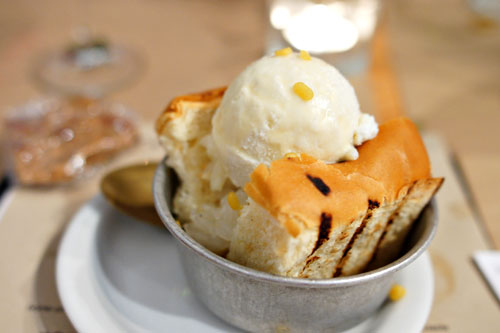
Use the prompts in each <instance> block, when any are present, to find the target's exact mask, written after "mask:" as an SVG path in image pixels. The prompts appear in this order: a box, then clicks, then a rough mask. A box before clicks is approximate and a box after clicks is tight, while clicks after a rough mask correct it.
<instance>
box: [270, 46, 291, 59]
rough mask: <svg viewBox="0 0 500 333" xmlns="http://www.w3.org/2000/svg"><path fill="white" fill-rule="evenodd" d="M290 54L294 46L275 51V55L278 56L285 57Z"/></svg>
mask: <svg viewBox="0 0 500 333" xmlns="http://www.w3.org/2000/svg"><path fill="white" fill-rule="evenodd" d="M289 54H292V48H290V47H285V48H284V49H281V50H276V51H274V55H275V56H278V57H284V56H287V55H289Z"/></svg>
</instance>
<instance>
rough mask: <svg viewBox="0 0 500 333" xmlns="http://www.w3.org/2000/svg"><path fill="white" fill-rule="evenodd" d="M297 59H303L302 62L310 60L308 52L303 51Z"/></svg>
mask: <svg viewBox="0 0 500 333" xmlns="http://www.w3.org/2000/svg"><path fill="white" fill-rule="evenodd" d="M299 57H300V59H303V60H311V56H310V55H309V52H307V51H304V50H301V51H300V55H299Z"/></svg>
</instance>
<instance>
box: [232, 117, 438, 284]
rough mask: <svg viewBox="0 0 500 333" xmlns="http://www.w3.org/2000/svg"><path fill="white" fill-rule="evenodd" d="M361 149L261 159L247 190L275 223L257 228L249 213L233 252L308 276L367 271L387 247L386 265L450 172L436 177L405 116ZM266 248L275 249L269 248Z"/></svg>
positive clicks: (277, 270) (237, 257)
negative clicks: (342, 156) (325, 156)
mask: <svg viewBox="0 0 500 333" xmlns="http://www.w3.org/2000/svg"><path fill="white" fill-rule="evenodd" d="M359 154H360V157H359V158H358V160H355V161H349V162H344V163H336V164H331V165H328V164H325V163H324V162H322V161H317V160H315V159H313V158H311V157H309V156H307V155H305V154H302V155H301V156H300V158H285V159H282V160H278V161H275V162H273V163H271V165H270V167H266V166H264V165H261V166H259V167H258V168H257V169H256V170H255V171H254V172H253V173H252V175H251V181H250V182H249V183H248V184H247V185H246V186H245V191H246V192H247V194H248V195H249V197H250V198H251V199H252V200H253V201H255V202H256V203H257V204H259V205H260V206H262V207H263V208H264V209H265V210H266V211H267V212H268V213H269V215H270V216H271V217H273V220H271V219H270V218H269V217H268V218H267V219H268V220H269V221H270V222H272V223H267V224H266V227H265V228H266V232H265V233H263V232H262V231H258V234H257V231H252V228H251V225H255V224H254V222H252V221H248V220H247V219H246V217H247V214H245V215H242V216H241V217H240V219H239V221H238V226H237V228H236V231H235V235H234V237H233V240H232V242H231V247H230V252H229V258H230V259H231V260H234V261H236V262H240V263H244V264H245V265H247V266H250V267H254V268H258V269H263V268H265V269H266V270H267V271H269V272H272V273H274V274H279V275H285V276H293V277H304V278H331V277H335V276H344V275H352V274H356V273H359V272H361V271H363V270H365V269H366V267H367V266H368V264H369V263H370V262H371V261H372V258H374V257H375V253H376V252H377V249H378V248H379V247H381V248H383V251H382V250H381V251H380V253H379V254H378V255H377V256H376V257H377V261H378V263H379V264H384V263H387V261H390V260H394V258H395V256H397V255H399V252H400V250H401V247H402V244H403V242H404V238H405V236H406V233H407V232H408V230H409V228H410V226H411V224H412V222H413V221H414V220H415V219H416V218H417V217H418V214H419V213H420V211H421V210H422V209H423V207H424V206H425V205H426V204H427V203H428V201H429V200H430V198H431V197H432V195H433V194H434V193H435V191H436V190H437V189H438V187H439V185H440V184H441V182H442V179H440V178H431V177H430V167H429V161H428V157H427V153H426V151H425V147H424V145H423V143H422V141H421V138H420V136H419V134H418V131H417V129H416V127H415V126H414V125H413V123H411V122H410V121H409V120H407V119H404V118H401V119H396V120H393V121H390V122H388V123H386V124H384V125H381V126H380V131H379V134H378V136H377V137H376V138H375V139H373V140H371V141H368V142H367V143H365V144H363V145H362V146H361V147H359ZM248 215H249V216H251V214H248ZM247 224H248V226H246V227H243V226H244V225H247ZM240 229H241V230H244V233H239V230H240ZM280 229H282V230H284V231H282V233H285V236H283V234H281V235H280V244H282V245H280V247H276V244H274V243H273V242H275V240H276V236H270V235H276V234H277V233H278V231H279V230H280ZM286 234H288V235H286ZM303 235H306V236H303ZM311 235H313V236H311ZM255 238H259V241H255V240H254V239H255ZM239 243H242V244H244V246H241V244H239ZM261 247H271V248H272V247H275V250H274V251H272V252H270V253H269V252H265V251H263V250H262V248H261ZM283 249H286V251H285V250H283ZM290 251H291V253H293V255H291V254H290ZM257 254H258V255H257ZM263 262H265V263H267V264H266V265H265V267H262V266H261V265H262V263H263ZM269 263H274V264H273V265H271V266H270V265H269Z"/></svg>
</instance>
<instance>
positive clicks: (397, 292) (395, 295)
mask: <svg viewBox="0 0 500 333" xmlns="http://www.w3.org/2000/svg"><path fill="white" fill-rule="evenodd" d="M405 294H406V289H405V287H403V286H402V285H400V284H395V285H393V286H392V288H391V291H390V292H389V298H390V300H391V301H393V302H396V301H399V300H400V299H402V298H403V297H404V296H405Z"/></svg>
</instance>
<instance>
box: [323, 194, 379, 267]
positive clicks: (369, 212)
mask: <svg viewBox="0 0 500 333" xmlns="http://www.w3.org/2000/svg"><path fill="white" fill-rule="evenodd" d="M379 206H380V203H379V202H378V201H377V200H373V201H372V200H370V199H368V210H367V211H366V215H365V217H364V218H363V221H362V222H361V224H360V226H359V227H358V228H357V229H356V231H355V232H354V234H353V235H352V237H351V239H350V240H349V243H348V244H347V246H346V247H345V249H344V254H343V255H342V258H341V259H340V262H339V264H338V265H337V267H336V268H335V270H334V271H333V274H332V277H338V276H340V275H342V268H343V266H344V263H345V261H346V259H347V254H348V253H349V251H350V250H351V248H352V247H353V245H354V242H355V241H356V239H357V238H358V237H359V235H361V233H362V232H363V229H364V228H365V226H366V225H367V224H368V222H369V221H370V219H371V218H372V215H373V213H372V212H373V210H374V209H376V208H378V207H379Z"/></svg>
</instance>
